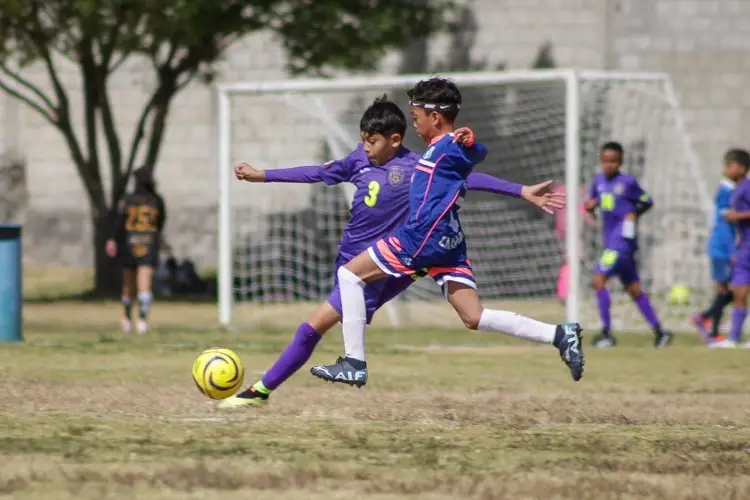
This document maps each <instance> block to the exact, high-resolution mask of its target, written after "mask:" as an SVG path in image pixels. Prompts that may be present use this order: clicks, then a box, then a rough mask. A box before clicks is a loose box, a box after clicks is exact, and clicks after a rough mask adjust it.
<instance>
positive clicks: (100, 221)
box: [92, 212, 122, 297]
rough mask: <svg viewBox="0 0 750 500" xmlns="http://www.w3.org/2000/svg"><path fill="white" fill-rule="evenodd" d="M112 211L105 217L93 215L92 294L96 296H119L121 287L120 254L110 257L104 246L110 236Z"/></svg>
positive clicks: (112, 219)
mask: <svg viewBox="0 0 750 500" xmlns="http://www.w3.org/2000/svg"><path fill="white" fill-rule="evenodd" d="M113 221H114V212H110V213H109V214H107V216H106V217H100V218H97V217H94V219H93V221H92V223H93V227H94V241H93V243H94V290H93V292H94V294H95V295H96V296H97V297H119V296H120V291H121V287H122V273H121V272H120V255H119V254H118V256H117V257H116V258H114V259H112V258H110V257H109V256H108V255H107V254H106V252H105V250H104V247H105V245H106V243H107V240H108V239H109V238H110V237H111V236H112V226H113V225H114V222H113Z"/></svg>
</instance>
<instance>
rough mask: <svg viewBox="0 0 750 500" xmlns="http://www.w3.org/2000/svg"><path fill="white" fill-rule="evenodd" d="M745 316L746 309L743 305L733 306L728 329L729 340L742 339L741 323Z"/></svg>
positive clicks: (736, 340)
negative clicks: (730, 323)
mask: <svg viewBox="0 0 750 500" xmlns="http://www.w3.org/2000/svg"><path fill="white" fill-rule="evenodd" d="M745 318H747V309H746V308H744V307H735V308H734V309H732V328H731V330H729V340H731V341H732V342H739V341H740V340H742V325H744V324H745Z"/></svg>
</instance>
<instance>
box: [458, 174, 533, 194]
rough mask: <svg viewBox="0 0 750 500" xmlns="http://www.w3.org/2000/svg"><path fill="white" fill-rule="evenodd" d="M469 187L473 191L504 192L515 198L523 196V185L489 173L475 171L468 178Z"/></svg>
mask: <svg viewBox="0 0 750 500" xmlns="http://www.w3.org/2000/svg"><path fill="white" fill-rule="evenodd" d="M466 184H467V186H466V187H467V189H470V190H472V191H487V192H490V193H496V194H504V195H506V196H512V197H514V198H520V197H521V188H522V187H523V186H521V185H520V184H516V183H515V182H510V181H505V180H503V179H498V178H497V177H493V176H491V175H489V174H482V173H473V174H469V177H468V179H466Z"/></svg>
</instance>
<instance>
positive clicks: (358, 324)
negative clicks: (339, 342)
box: [338, 267, 367, 361]
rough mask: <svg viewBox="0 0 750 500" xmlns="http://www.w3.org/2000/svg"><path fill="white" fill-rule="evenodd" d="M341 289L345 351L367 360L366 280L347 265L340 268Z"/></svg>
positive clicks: (353, 356) (359, 358) (348, 354)
mask: <svg viewBox="0 0 750 500" xmlns="http://www.w3.org/2000/svg"><path fill="white" fill-rule="evenodd" d="M338 277H339V288H340V289H341V330H342V332H343V334H344V353H345V354H346V356H347V357H349V358H354V359H358V360H360V361H365V328H366V326H367V309H366V306H365V282H364V281H362V280H361V279H359V278H358V277H357V275H356V274H354V273H353V272H351V271H349V270H348V269H346V268H345V267H340V268H339V270H338Z"/></svg>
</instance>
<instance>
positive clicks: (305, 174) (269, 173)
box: [265, 165, 323, 184]
mask: <svg viewBox="0 0 750 500" xmlns="http://www.w3.org/2000/svg"><path fill="white" fill-rule="evenodd" d="M322 170H323V167H321V166H320V165H310V166H306V167H292V168H276V169H273V170H266V171H265V174H266V180H265V182H298V183H302V184H313V183H315V182H322V181H323V176H322V175H321V171H322Z"/></svg>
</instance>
